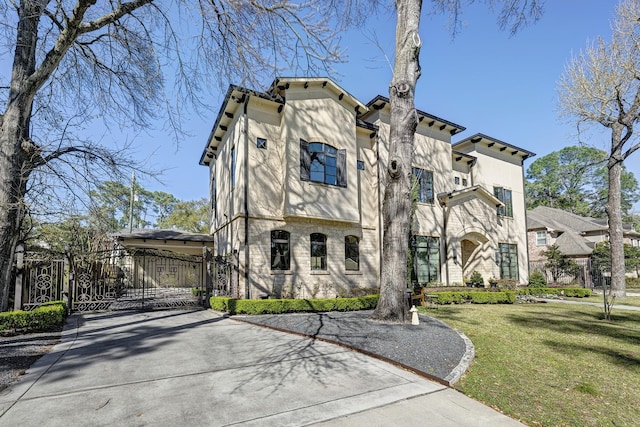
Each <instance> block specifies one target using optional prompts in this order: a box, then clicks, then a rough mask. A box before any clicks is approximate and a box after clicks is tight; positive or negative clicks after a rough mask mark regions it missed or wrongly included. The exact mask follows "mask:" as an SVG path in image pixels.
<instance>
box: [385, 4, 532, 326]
mask: <svg viewBox="0 0 640 427" xmlns="http://www.w3.org/2000/svg"><path fill="white" fill-rule="evenodd" d="M433 3H434V6H435V8H436V9H437V10H439V11H441V12H445V13H448V14H449V15H450V17H451V21H450V22H451V30H452V32H453V34H455V33H456V31H457V28H458V24H459V22H460V21H459V18H460V14H461V10H462V5H463V3H465V2H464V0H434V1H433ZM466 3H473V0H468V1H467V2H466ZM486 3H487V4H488V5H489V6H493V4H494V3H495V1H494V0H487V1H486ZM502 3H503V5H502V10H501V11H500V14H499V17H498V24H499V26H500V28H502V29H504V28H506V27H507V26H510V30H511V33H512V34H514V33H515V32H517V31H518V29H519V28H520V27H521V26H522V25H524V24H526V23H527V20H528V19H529V18H531V19H533V20H536V19H538V18H539V17H540V16H541V13H542V4H541V1H539V0H508V1H505V2H502ZM421 9H422V0H396V12H397V23H396V44H395V57H394V66H393V79H392V81H391V84H390V86H389V102H390V106H391V118H390V131H389V166H388V168H387V171H386V181H385V184H386V187H385V192H384V201H383V206H382V215H383V228H384V230H383V241H382V253H383V264H382V271H381V277H380V300H379V302H378V305H377V307H376V309H375V311H374V313H373V318H375V319H378V320H382V321H389V322H404V321H405V319H406V318H407V315H408V308H409V307H408V302H407V300H408V299H407V296H406V295H405V290H406V288H407V285H408V283H407V256H408V242H409V238H410V236H409V234H410V229H411V227H410V221H411V157H412V153H413V142H414V136H415V131H416V127H417V125H418V117H417V113H416V109H415V102H414V99H415V89H416V83H417V81H418V78H419V77H420V63H419V54H420V46H421V45H422V41H421V39H420V35H419V33H418V29H419V25H420V14H421Z"/></svg>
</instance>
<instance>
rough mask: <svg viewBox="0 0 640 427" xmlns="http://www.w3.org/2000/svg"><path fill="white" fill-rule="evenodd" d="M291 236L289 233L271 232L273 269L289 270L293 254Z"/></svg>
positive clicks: (282, 231) (281, 231)
mask: <svg viewBox="0 0 640 427" xmlns="http://www.w3.org/2000/svg"><path fill="white" fill-rule="evenodd" d="M289 239H290V235H289V232H288V231H284V230H273V231H272V232H271V269H272V270H289V268H290V266H291V253H290V251H289Z"/></svg>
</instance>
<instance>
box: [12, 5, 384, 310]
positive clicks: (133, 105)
mask: <svg viewBox="0 0 640 427" xmlns="http://www.w3.org/2000/svg"><path fill="white" fill-rule="evenodd" d="M373 3H374V2H359V1H357V0H342V1H340V0H334V1H331V2H328V3H325V2H314V1H302V2H293V1H289V0H280V1H274V0H263V1H259V0H243V1H229V0H198V1H187V0H177V1H169V0H166V1H161V0H129V1H124V0H123V1H108V2H107V1H99V2H98V1H96V0H73V1H67V0H19V1H18V0H0V19H1V22H2V23H1V24H0V39H1V40H2V42H1V43H0V58H2V60H3V61H5V60H6V63H9V62H11V63H12V68H11V75H10V76H4V77H2V79H3V81H2V82H0V87H1V88H2V89H3V92H2V103H3V108H4V111H2V115H0V311H4V310H6V309H7V305H8V294H9V292H8V290H9V287H10V285H11V284H10V278H11V270H12V265H13V259H14V252H15V247H16V244H17V243H18V240H19V239H20V228H21V223H22V221H23V218H24V217H25V214H26V212H27V210H28V209H34V206H33V203H34V202H36V201H38V200H46V198H47V197H46V196H45V195H47V196H53V195H55V194H58V193H59V192H58V190H63V192H65V190H68V192H65V194H67V195H68V197H73V196H74V194H75V193H76V192H77V191H78V190H79V188H80V189H82V187H83V186H85V187H87V186H88V185H87V184H86V183H83V181H86V180H89V181H92V180H96V181H99V180H100V178H104V177H105V176H109V177H110V179H114V178H117V177H118V176H123V175H129V174H130V172H131V170H130V169H131V168H132V167H135V165H136V163H135V162H133V159H132V157H131V155H130V154H127V153H128V152H127V151H126V150H124V148H126V144H125V147H122V146H117V145H114V144H113V141H110V140H109V138H108V136H105V137H104V138H103V139H104V141H95V140H94V141H87V140H81V139H79V137H78V134H77V133H75V134H74V132H72V130H73V129H74V126H76V125H77V126H79V127H81V126H83V124H85V123H88V122H89V121H90V120H91V119H95V118H96V117H98V118H100V119H102V120H103V121H104V122H105V124H107V125H108V126H111V127H117V126H120V127H126V128H134V129H143V128H145V127H147V126H149V125H150V124H151V123H152V119H155V118H157V117H159V116H160V115H164V117H166V119H167V124H168V127H169V128H170V129H171V130H173V131H174V135H175V136H176V139H177V136H179V132H180V115H181V114H182V112H183V105H185V104H186V103H187V102H188V103H189V105H194V106H195V107H196V108H198V107H203V106H205V102H204V99H206V98H204V97H206V96H207V95H208V94H210V93H212V92H213V90H215V89H217V88H218V87H219V85H224V84H226V83H227V82H228V81H230V80H231V81H236V82H239V83H241V84H249V85H251V84H253V85H259V84H263V83H264V82H265V79H266V78H268V77H271V78H272V77H273V76H274V75H275V74H277V73H278V72H279V71H280V70H283V69H284V70H287V71H289V72H294V73H295V72H298V71H300V70H303V71H304V72H305V73H307V74H311V75H318V74H327V73H330V71H331V64H332V63H335V62H337V61H341V60H342V59H343V54H342V51H341V50H340V49H339V46H338V45H337V41H338V38H337V37H336V35H337V34H338V32H339V31H340V30H341V29H343V28H344V26H346V25H348V24H351V23H353V22H354V19H357V18H358V17H362V16H365V15H366V14H364V13H360V12H361V8H362V7H367V8H369V7H371V5H372V4H373ZM11 54H13V57H12V60H7V59H8V57H9V56H10V55H11ZM168 77H172V78H168ZM167 81H169V82H171V84H170V85H169V84H167ZM165 88H166V89H167V90H165ZM212 89H213V90H212ZM76 129H77V128H76ZM123 167H124V168H125V169H127V170H124V171H123ZM74 179H75V181H76V182H75V183H74V182H73V181H74ZM52 180H55V181H56V182H57V183H58V184H57V187H55V185H54V184H53V183H52ZM34 183H38V185H33V184H34ZM76 184H80V187H79V188H78V187H77V186H76ZM54 187H55V188H56V190H55V191H52V188H54ZM84 189H85V190H86V189H87V188H84ZM29 194H31V195H35V194H37V197H30V198H29ZM63 198H66V196H65V197H63ZM29 202H31V204H30V203H29ZM45 203H46V202H45Z"/></svg>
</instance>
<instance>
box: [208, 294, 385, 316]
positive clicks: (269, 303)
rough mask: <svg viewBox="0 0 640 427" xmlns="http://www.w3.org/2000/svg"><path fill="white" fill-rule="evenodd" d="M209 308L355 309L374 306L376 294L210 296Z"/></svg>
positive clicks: (274, 310)
mask: <svg viewBox="0 0 640 427" xmlns="http://www.w3.org/2000/svg"><path fill="white" fill-rule="evenodd" d="M210 304H211V308H212V309H213V310H217V311H225V312H228V313H229V314H279V313H295V312H321V311H355V310H368V309H372V308H375V306H376V305H377V304H378V295H368V296H363V297H357V298H326V299H266V300H253V299H240V300H236V299H233V298H226V297H211V299H210Z"/></svg>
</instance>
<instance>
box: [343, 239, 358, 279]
mask: <svg viewBox="0 0 640 427" xmlns="http://www.w3.org/2000/svg"><path fill="white" fill-rule="evenodd" d="M344 269H345V270H350V271H358V270H360V240H359V239H358V238H357V237H356V236H345V237H344Z"/></svg>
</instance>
